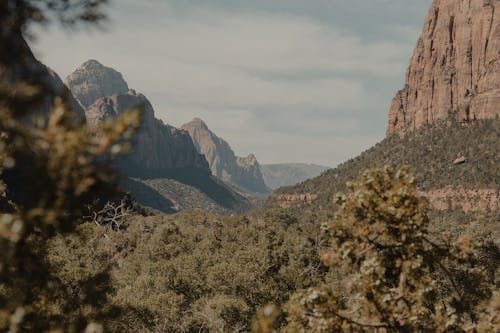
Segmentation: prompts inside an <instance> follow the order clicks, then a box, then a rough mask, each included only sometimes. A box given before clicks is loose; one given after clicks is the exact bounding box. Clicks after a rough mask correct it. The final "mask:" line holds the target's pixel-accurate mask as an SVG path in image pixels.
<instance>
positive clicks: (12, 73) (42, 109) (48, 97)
mask: <svg viewBox="0 0 500 333" xmlns="http://www.w3.org/2000/svg"><path fill="white" fill-rule="evenodd" d="M11 42H13V43H14V45H11V49H10V51H11V52H14V53H13V54H16V57H15V58H14V59H13V60H14V61H13V62H12V63H10V64H9V66H8V67H7V68H0V82H1V83H2V84H7V85H9V86H11V87H12V89H13V90H14V91H16V90H17V88H15V85H16V84H18V83H21V82H22V83H34V84H41V85H43V86H44V89H43V90H44V93H45V95H44V96H43V98H41V99H40V101H39V103H38V105H37V108H38V110H31V111H32V114H33V111H38V112H35V114H38V115H46V114H47V113H48V112H49V110H50V109H51V107H52V105H53V103H54V99H55V97H61V98H62V99H63V100H65V101H66V102H67V104H68V105H69V106H70V107H71V109H73V111H74V112H75V115H76V116H77V118H78V119H79V120H81V121H85V112H84V110H83V109H82V107H81V106H80V104H79V103H78V102H77V101H76V100H75V99H74V97H73V95H72V94H71V92H70V91H69V89H68V88H67V87H66V86H65V85H64V84H63V82H62V81H61V79H60V78H59V76H58V75H57V74H56V73H55V72H54V71H53V70H52V69H50V68H48V67H47V66H45V65H44V64H42V63H41V62H40V61H38V60H37V59H36V58H35V56H34V55H33V52H32V51H31V49H30V47H29V45H28V43H26V41H25V40H24V38H23V37H21V36H19V37H18V38H13V39H12V40H11ZM14 50H17V51H14Z"/></svg>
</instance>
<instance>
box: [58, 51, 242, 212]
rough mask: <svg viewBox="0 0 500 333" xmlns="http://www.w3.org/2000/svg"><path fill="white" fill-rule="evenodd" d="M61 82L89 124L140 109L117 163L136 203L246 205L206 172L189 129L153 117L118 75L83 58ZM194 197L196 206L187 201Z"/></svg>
mask: <svg viewBox="0 0 500 333" xmlns="http://www.w3.org/2000/svg"><path fill="white" fill-rule="evenodd" d="M65 83H66V85H67V86H68V88H69V89H70V90H71V92H72V93H73V95H74V96H75V98H76V99H77V100H78V102H79V103H80V105H81V106H82V107H83V108H85V116H86V118H87V122H88V124H89V125H90V126H98V125H99V124H101V123H102V122H103V121H104V120H106V119H107V118H109V117H116V116H118V115H120V114H121V113H123V112H125V111H127V110H132V109H135V108H141V109H142V111H143V114H142V123H141V129H140V131H139V132H138V133H136V135H135V136H134V138H133V142H132V144H133V150H132V152H131V153H130V154H129V155H127V156H125V157H123V158H122V159H120V161H119V163H118V164H119V168H120V170H121V171H122V172H123V174H124V175H126V176H127V177H128V179H127V180H126V182H125V183H126V186H127V189H128V190H130V191H131V192H132V194H133V195H134V196H135V197H136V198H137V200H138V201H139V202H140V203H141V204H143V205H145V206H147V207H150V208H154V209H156V210H158V211H161V212H165V213H171V212H175V211H179V210H184V209H194V208H197V209H201V210H207V211H211V212H214V213H221V214H224V213H232V212H236V211H244V210H247V209H248V208H249V207H250V203H249V202H248V200H247V199H245V198H244V197H243V196H241V195H240V194H238V193H237V192H236V191H235V190H233V189H232V188H231V187H230V186H228V185H227V184H225V183H224V182H222V181H220V180H219V179H217V178H216V177H214V176H213V175H211V172H210V169H209V165H208V163H207V161H206V159H205V157H204V156H203V155H202V154H200V153H198V151H197V150H196V148H195V146H194V144H193V141H192V140H191V137H190V136H189V134H188V133H187V132H186V131H184V130H181V129H178V128H175V127H173V126H170V125H168V124H165V123H163V121H161V120H159V119H157V118H156V117H155V112H154V109H153V106H152V105H151V103H150V102H149V100H148V99H147V98H146V97H145V96H144V95H142V94H140V93H137V92H136V91H135V90H133V89H129V87H128V84H127V82H126V81H125V80H124V78H123V76H122V74H120V73H119V72H117V71H116V70H114V69H112V68H109V67H106V66H104V65H102V64H100V63H99V62H98V61H96V60H89V61H87V62H85V63H84V64H82V65H81V66H80V67H79V68H78V69H76V70H75V71H74V72H73V73H72V74H70V75H69V76H68V77H67V79H66V81H65ZM179 193H182V195H180V194H179ZM186 193H191V194H192V196H193V197H190V196H189V195H186ZM194 197H196V198H197V199H196V201H197V202H198V204H197V205H193V204H192V201H193V200H194Z"/></svg>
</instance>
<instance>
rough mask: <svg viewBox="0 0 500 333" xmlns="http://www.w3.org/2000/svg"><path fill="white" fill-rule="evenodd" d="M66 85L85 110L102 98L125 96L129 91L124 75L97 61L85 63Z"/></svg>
mask: <svg viewBox="0 0 500 333" xmlns="http://www.w3.org/2000/svg"><path fill="white" fill-rule="evenodd" d="M65 83H66V85H67V86H68V87H69V89H70V90H71V92H72V93H73V96H75V98H76V99H77V100H78V101H79V102H80V104H81V105H82V106H83V108H85V109H86V108H88V107H89V106H90V105H92V104H93V103H94V102H95V101H96V100H98V99H99V98H101V97H106V96H111V95H113V94H125V93H126V92H127V91H128V85H127V82H125V80H124V79H123V76H122V74H120V73H119V72H117V71H116V70H114V69H112V68H109V67H106V66H103V65H102V64H101V63H99V62H98V61H97V60H89V61H86V62H85V63H83V65H81V66H80V67H79V68H78V69H76V70H75V71H74V72H73V73H72V74H70V75H69V76H68V77H67V78H66V81H65Z"/></svg>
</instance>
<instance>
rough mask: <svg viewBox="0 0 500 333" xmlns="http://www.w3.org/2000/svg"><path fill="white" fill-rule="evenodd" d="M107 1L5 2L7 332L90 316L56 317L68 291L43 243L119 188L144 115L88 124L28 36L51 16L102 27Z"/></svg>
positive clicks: (1, 130)
mask: <svg viewBox="0 0 500 333" xmlns="http://www.w3.org/2000/svg"><path fill="white" fill-rule="evenodd" d="M104 2H105V1H99V0H73V1H72V0H59V1H55V0H44V1H31V0H12V1H10V0H8V1H2V2H1V3H0V49H1V50H2V52H1V53H0V209H1V210H0V332H5V331H9V332H17V331H22V332H30V331H31V332H41V331H46V330H50V329H55V328H61V329H64V330H65V331H71V330H82V328H85V326H86V323H87V322H88V321H89V319H92V318H85V314H84V313H82V315H81V317H80V318H78V319H77V320H75V321H74V322H73V323H71V324H68V323H67V322H65V321H64V320H62V318H60V317H59V318H54V317H51V316H50V313H51V311H50V309H51V307H52V306H53V305H54V304H55V303H56V302H57V300H56V299H55V298H56V297H61V298H62V299H64V298H65V297H66V296H67V295H61V293H58V292H57V287H54V286H57V283H58V279H57V276H53V275H51V274H49V269H48V267H47V261H46V258H45V256H46V253H45V251H46V249H45V243H46V241H47V240H48V239H50V238H51V237H53V236H54V235H55V234H57V233H70V232H73V231H74V229H75V227H76V226H77V225H78V223H79V222H80V221H81V219H82V217H83V216H84V215H85V213H86V209H87V207H88V206H89V205H92V204H96V197H101V198H103V199H104V200H107V198H113V197H114V196H116V195H119V194H120V191H119V189H118V187H117V185H116V184H117V179H118V178H117V176H116V174H115V172H114V170H113V168H112V167H111V166H110V161H111V160H112V159H113V157H114V156H116V155H118V154H121V153H124V152H125V151H126V150H127V148H128V147H129V145H128V140H129V139H130V137H131V136H132V134H133V133H134V132H135V131H136V130H137V128H138V126H139V120H140V114H139V112H130V113H126V114H124V115H123V116H122V117H120V118H119V119H117V120H115V121H109V122H107V123H106V124H105V125H104V126H102V127H101V128H99V129H89V128H87V127H86V126H85V124H84V123H82V121H81V120H80V119H78V117H76V115H75V112H74V110H72V109H71V107H70V105H69V102H68V96H54V95H53V89H52V88H53V87H51V86H50V82H47V80H46V78H45V77H43V75H40V73H41V72H40V68H42V67H40V64H39V63H37V62H36V60H35V59H34V58H33V56H32V54H31V51H30V50H29V47H28V46H27V44H26V43H25V41H24V38H23V34H26V33H28V32H29V27H30V26H31V24H32V23H34V22H39V23H43V22H48V21H49V19H50V18H51V15H53V16H55V17H56V18H57V19H58V20H59V21H61V22H62V23H63V24H66V25H69V26H74V25H77V24H78V23H82V22H83V23H97V22H99V21H100V20H102V19H103V18H104V15H103V14H102V13H101V11H100V8H101V5H102V4H103V3H104ZM34 68H36V70H34ZM43 68H44V67H43ZM47 101H48V103H49V104H50V108H51V111H50V113H47V112H42V113H40V110H41V109H43V108H41V106H43V105H45V104H46V103H47ZM44 103H45V104H44ZM97 205H99V203H98V202H97ZM89 301H91V300H90V299H89ZM92 327H93V329H94V331H95V329H96V327H98V326H95V325H94V326H91V327H90V328H92ZM90 328H89V329H90Z"/></svg>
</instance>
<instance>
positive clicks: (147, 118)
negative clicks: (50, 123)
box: [86, 90, 209, 177]
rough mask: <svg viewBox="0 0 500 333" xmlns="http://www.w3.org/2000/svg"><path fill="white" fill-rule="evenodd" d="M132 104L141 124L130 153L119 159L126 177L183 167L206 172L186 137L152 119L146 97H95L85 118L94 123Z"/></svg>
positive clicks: (157, 174) (129, 94) (130, 93)
mask: <svg viewBox="0 0 500 333" xmlns="http://www.w3.org/2000/svg"><path fill="white" fill-rule="evenodd" d="M136 107H141V108H142V109H143V110H144V113H143V119H142V127H141V130H140V131H139V132H138V133H137V134H136V135H135V137H134V141H133V145H134V148H133V151H132V153H131V154H130V155H128V156H126V157H125V158H124V159H123V161H121V167H122V169H125V171H126V173H127V174H128V175H129V176H136V177H161V176H169V175H171V174H175V173H177V172H181V171H183V170H186V169H187V170H193V169H198V171H199V172H202V173H209V169H208V163H207V162H206V160H205V158H204V157H203V155H200V154H199V153H198V151H197V150H196V148H195V147H194V145H193V143H192V141H191V138H190V136H189V135H188V134H187V133H186V132H185V131H182V130H180V129H177V128H175V127H172V126H170V125H167V124H164V123H163V122H162V121H161V120H158V119H156V118H155V117H154V110H153V107H152V105H151V103H150V102H149V101H148V99H147V98H146V97H145V96H144V95H142V94H138V93H136V92H135V91H134V90H129V91H128V92H126V93H123V94H122V93H120V94H113V95H112V96H109V97H102V98H99V99H98V100H97V101H95V102H94V104H92V105H91V106H90V107H89V108H88V109H87V110H86V115H87V120H88V122H89V123H90V124H93V125H96V124H99V123H100V122H102V121H103V120H104V119H106V118H108V117H116V116H118V115H120V114H121V113H123V112H125V111H126V110H131V109H134V108H136Z"/></svg>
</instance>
